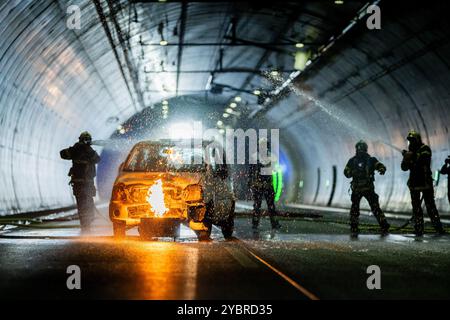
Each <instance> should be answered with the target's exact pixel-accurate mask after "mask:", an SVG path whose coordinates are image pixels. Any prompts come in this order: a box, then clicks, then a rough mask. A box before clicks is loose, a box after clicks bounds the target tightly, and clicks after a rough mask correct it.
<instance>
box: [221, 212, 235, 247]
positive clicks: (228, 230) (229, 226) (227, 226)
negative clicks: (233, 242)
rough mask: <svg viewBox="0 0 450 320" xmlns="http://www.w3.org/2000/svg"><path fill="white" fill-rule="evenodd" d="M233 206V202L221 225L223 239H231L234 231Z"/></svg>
mask: <svg viewBox="0 0 450 320" xmlns="http://www.w3.org/2000/svg"><path fill="white" fill-rule="evenodd" d="M234 208H235V203H233V206H232V212H230V214H229V216H228V219H227V220H226V221H225V222H224V223H223V224H222V225H221V229H222V234H223V237H224V238H225V239H227V240H228V239H231V238H232V237H233V231H234Z"/></svg>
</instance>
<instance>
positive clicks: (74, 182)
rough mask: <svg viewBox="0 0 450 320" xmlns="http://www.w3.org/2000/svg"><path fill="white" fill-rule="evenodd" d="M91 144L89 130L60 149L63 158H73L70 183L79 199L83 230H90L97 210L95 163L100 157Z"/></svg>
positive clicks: (79, 212)
mask: <svg viewBox="0 0 450 320" xmlns="http://www.w3.org/2000/svg"><path fill="white" fill-rule="evenodd" d="M91 144H92V137H91V135H90V134H89V132H83V133H81V135H80V137H79V141H78V142H77V143H75V144H74V145H73V146H72V147H70V148H67V149H63V150H61V151H60V155H61V158H62V159H65V160H72V168H70V171H69V176H70V178H71V179H70V185H71V186H72V190H73V194H74V196H75V198H76V201H77V208H78V216H79V218H80V225H81V230H82V232H89V231H90V226H91V224H92V222H93V220H94V212H95V206H94V197H95V194H96V189H95V185H94V178H95V176H96V171H95V164H97V163H98V162H99V161H100V157H99V155H98V154H97V152H95V150H94V149H92V147H91Z"/></svg>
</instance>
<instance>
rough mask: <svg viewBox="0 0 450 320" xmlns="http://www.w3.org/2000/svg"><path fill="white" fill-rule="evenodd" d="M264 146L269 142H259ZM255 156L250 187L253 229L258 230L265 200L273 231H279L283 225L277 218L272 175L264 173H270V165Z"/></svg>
mask: <svg viewBox="0 0 450 320" xmlns="http://www.w3.org/2000/svg"><path fill="white" fill-rule="evenodd" d="M264 144H267V140H266V139H261V140H260V142H259V147H260V148H262V147H264ZM253 156H254V157H255V160H256V161H255V162H256V163H255V164H251V165H250V166H249V170H250V175H249V187H250V191H251V194H252V198H253V218H252V227H253V229H254V230H256V229H258V226H259V220H260V218H261V204H262V200H263V199H265V200H266V203H267V209H268V211H269V217H270V223H271V225H272V229H279V228H281V225H280V223H279V222H278V220H277V218H276V215H277V212H276V209H275V190H274V189H273V183H272V175H270V174H267V173H268V172H264V171H270V170H269V167H270V163H269V164H266V165H264V164H262V163H261V161H260V159H259V157H257V155H253ZM270 158H271V161H274V160H275V159H274V158H275V157H274V156H272V155H270ZM263 169H265V170H263Z"/></svg>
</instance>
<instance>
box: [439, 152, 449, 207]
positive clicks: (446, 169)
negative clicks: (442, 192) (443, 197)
mask: <svg viewBox="0 0 450 320" xmlns="http://www.w3.org/2000/svg"><path fill="white" fill-rule="evenodd" d="M441 174H446V175H448V178H447V179H448V182H447V198H448V202H449V203H450V156H448V158H447V159H445V163H444V165H443V166H442V169H441Z"/></svg>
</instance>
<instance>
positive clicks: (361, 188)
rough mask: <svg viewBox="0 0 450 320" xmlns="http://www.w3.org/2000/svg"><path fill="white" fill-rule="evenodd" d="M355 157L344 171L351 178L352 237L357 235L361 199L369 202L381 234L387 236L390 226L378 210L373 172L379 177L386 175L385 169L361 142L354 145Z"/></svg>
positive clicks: (364, 143)
mask: <svg viewBox="0 0 450 320" xmlns="http://www.w3.org/2000/svg"><path fill="white" fill-rule="evenodd" d="M355 148H356V155H355V156H354V157H353V158H351V159H350V160H349V161H348V163H347V165H346V167H345V170H344V175H345V176H346V177H347V178H352V183H351V188H352V195H351V200H352V207H351V210H350V232H351V234H352V236H354V237H356V236H357V235H358V233H359V213H360V212H359V209H360V203H361V200H362V198H366V199H367V201H368V202H369V205H370V209H371V210H372V213H373V215H374V216H375V218H376V219H377V221H378V223H379V225H380V227H381V232H382V233H383V234H387V233H388V232H389V228H390V225H389V223H388V222H387V220H386V217H385V216H384V213H383V211H382V210H381V208H380V203H379V197H378V195H377V194H376V193H375V185H374V181H375V171H378V172H379V173H380V174H381V175H384V174H385V173H386V167H385V166H384V165H383V164H382V163H381V162H379V161H378V160H377V159H376V158H374V157H372V156H370V155H369V154H368V153H367V151H368V145H367V143H366V142H364V141H363V140H361V141H359V142H358V143H357V144H356V145H355Z"/></svg>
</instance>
